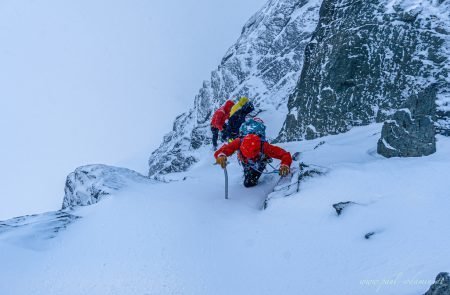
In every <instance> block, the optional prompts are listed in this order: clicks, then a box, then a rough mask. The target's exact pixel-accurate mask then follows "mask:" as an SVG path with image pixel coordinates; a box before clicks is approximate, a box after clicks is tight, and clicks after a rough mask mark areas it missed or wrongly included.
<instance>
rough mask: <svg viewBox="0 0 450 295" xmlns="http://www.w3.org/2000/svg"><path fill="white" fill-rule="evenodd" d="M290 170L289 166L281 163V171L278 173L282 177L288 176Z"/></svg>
mask: <svg viewBox="0 0 450 295" xmlns="http://www.w3.org/2000/svg"><path fill="white" fill-rule="evenodd" d="M289 172H290V169H289V166H286V165H281V167H280V171H279V172H278V174H280V176H281V177H284V176H287V175H288V174H289Z"/></svg>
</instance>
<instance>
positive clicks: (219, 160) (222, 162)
mask: <svg viewBox="0 0 450 295" xmlns="http://www.w3.org/2000/svg"><path fill="white" fill-rule="evenodd" d="M216 163H217V164H219V165H220V167H222V168H223V169H225V167H227V157H226V156H219V157H217V159H216Z"/></svg>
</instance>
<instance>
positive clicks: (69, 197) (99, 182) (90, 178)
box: [62, 165, 150, 209]
mask: <svg viewBox="0 0 450 295" xmlns="http://www.w3.org/2000/svg"><path fill="white" fill-rule="evenodd" d="M149 181H150V180H149V179H148V178H146V177H145V176H142V175H141V174H139V173H137V172H135V171H132V170H129V169H126V168H118V167H111V166H106V165H88V166H82V167H79V168H77V169H76V170H75V171H74V172H72V173H70V174H69V176H67V180H66V186H65V189H64V191H65V195H64V200H63V205H62V209H66V208H72V207H76V206H88V205H92V204H95V203H97V202H99V201H100V200H101V199H102V198H103V197H105V196H107V195H109V194H111V193H113V192H114V191H117V190H120V189H122V188H125V187H126V186H127V185H128V184H129V183H130V182H131V183H136V182H137V183H144V182H149Z"/></svg>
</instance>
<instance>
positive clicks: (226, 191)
mask: <svg viewBox="0 0 450 295" xmlns="http://www.w3.org/2000/svg"><path fill="white" fill-rule="evenodd" d="M223 173H224V174H225V199H227V200H228V171H227V167H225V168H223Z"/></svg>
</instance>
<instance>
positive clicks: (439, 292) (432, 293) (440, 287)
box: [424, 272, 450, 295]
mask: <svg viewBox="0 0 450 295" xmlns="http://www.w3.org/2000/svg"><path fill="white" fill-rule="evenodd" d="M424 295H450V275H449V274H448V273H446V272H441V273H440V274H438V275H437V277H436V282H435V283H434V284H433V285H431V287H430V289H429V290H428V291H427V293H425V294H424Z"/></svg>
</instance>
